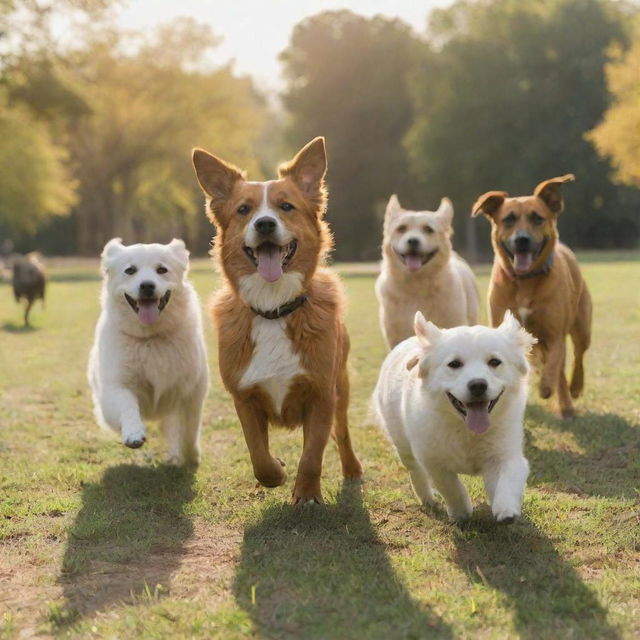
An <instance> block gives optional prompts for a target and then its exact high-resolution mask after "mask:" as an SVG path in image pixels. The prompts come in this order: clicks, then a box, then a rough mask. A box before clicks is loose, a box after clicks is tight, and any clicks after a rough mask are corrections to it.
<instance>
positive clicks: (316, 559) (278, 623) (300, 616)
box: [233, 482, 453, 640]
mask: <svg viewBox="0 0 640 640" xmlns="http://www.w3.org/2000/svg"><path fill="white" fill-rule="evenodd" d="M233 588H234V593H235V597H236V601H237V603H238V604H239V606H240V607H241V608H242V609H244V610H245V611H246V612H247V613H248V614H249V616H250V618H251V619H252V621H253V623H254V625H255V628H256V630H257V631H258V632H259V635H260V637H263V638H278V639H282V638H305V639H314V638H322V639H324V638H345V639H346V638H358V639H361V638H367V640H377V639H382V640H389V639H390V638H452V637H453V634H452V631H451V629H450V627H449V626H447V625H446V624H445V623H444V622H443V621H442V620H441V619H440V618H439V617H438V616H437V615H436V614H435V613H434V612H433V611H431V610H430V609H429V608H428V606H425V605H422V604H420V603H418V602H417V601H415V600H414V599H413V598H412V597H411V595H410V593H409V592H408V590H407V588H406V587H405V586H404V585H403V584H402V582H401V580H400V579H399V578H398V576H397V575H396V573H395V571H394V570H393V567H392V566H391V563H390V561H389V558H388V557H387V555H386V553H385V547H384V544H383V542H382V541H381V540H380V539H379V538H378V536H377V533H376V531H375V528H374V526H373V524H372V523H371V521H370V519H369V515H368V513H367V510H366V509H365V507H364V505H363V502H362V491H361V485H360V484H359V483H354V482H345V483H344V484H343V486H342V489H341V491H340V493H339V495H338V499H337V503H336V504H335V505H333V504H328V505H324V506H322V507H320V506H317V505H308V506H305V507H302V508H294V507H290V506H288V505H278V506H273V507H271V508H269V509H267V510H266V512H265V513H264V514H263V515H262V517H261V518H260V520H259V521H258V522H257V523H256V524H254V525H252V526H248V527H247V529H246V531H245V535H244V540H243V544H242V551H241V558H240V563H239V566H238V570H237V573H236V577H235V581H234V587H233Z"/></svg>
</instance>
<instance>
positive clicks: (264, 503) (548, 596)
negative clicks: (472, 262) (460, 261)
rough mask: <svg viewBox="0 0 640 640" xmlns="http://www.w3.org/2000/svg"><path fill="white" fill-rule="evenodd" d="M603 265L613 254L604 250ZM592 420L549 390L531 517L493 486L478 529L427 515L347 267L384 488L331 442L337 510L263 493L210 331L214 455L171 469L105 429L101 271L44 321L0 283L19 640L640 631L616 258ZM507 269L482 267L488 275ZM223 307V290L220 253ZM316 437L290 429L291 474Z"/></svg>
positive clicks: (8, 606) (625, 307)
mask: <svg viewBox="0 0 640 640" xmlns="http://www.w3.org/2000/svg"><path fill="white" fill-rule="evenodd" d="M590 257H591V256H590ZM583 266H584V273H585V276H586V279H587V281H588V283H589V286H590V288H591V290H592V293H593V297H594V301H595V327H594V344H593V347H592V349H591V350H590V351H589V353H588V356H587V364H586V366H587V377H586V382H587V385H586V394H585V397H584V398H583V399H582V400H581V401H579V403H578V409H579V411H580V416H579V417H577V418H575V419H573V420H569V421H562V420H559V419H558V418H557V417H555V415H554V413H553V412H552V409H553V405H551V404H548V403H545V402H542V401H540V400H539V399H538V398H536V397H535V396H534V395H533V394H532V396H531V399H530V405H529V407H528V410H527V418H526V430H527V444H526V455H527V457H528V458H529V461H530V463H531V475H530V478H529V484H528V489H527V492H526V495H525V500H524V511H523V518H522V519H521V520H520V521H519V522H517V523H516V524H515V525H513V526H510V527H509V526H497V525H496V524H494V522H493V521H492V518H491V514H490V511H489V509H488V507H487V505H486V504H485V503H484V501H483V500H484V498H483V493H482V490H481V485H480V482H479V481H478V480H477V479H467V480H468V485H469V486H470V487H471V493H472V498H473V499H474V502H475V503H476V505H477V509H476V512H475V514H474V516H473V518H472V520H471V521H470V522H469V523H468V524H466V525H464V526H455V525H451V524H449V523H448V522H447V521H446V518H445V517H444V515H443V513H442V512H439V513H424V512H423V511H421V510H420V508H419V507H418V504H417V503H416V500H415V499H414V497H413V495H412V493H411V490H410V488H409V483H408V479H407V477H406V475H405V472H404V471H403V469H402V468H401V466H400V465H399V463H398V461H397V460H396V459H395V457H394V455H393V454H392V452H391V450H390V447H389V445H388V444H387V442H386V441H385V439H384V438H383V437H382V436H381V435H380V434H379V433H378V432H377V431H376V429H375V428H374V427H372V426H370V425H368V424H367V421H366V415H367V402H368V397H369V395H370V393H371V391H372V389H373V386H374V383H375V380H376V377H377V372H378V369H379V365H380V363H381V361H382V359H383V357H384V355H385V349H384V347H383V343H382V339H381V337H380V332H379V328H378V324H377V310H376V303H375V298H374V294H373V279H374V276H373V275H371V273H367V272H366V270H354V269H345V277H344V280H345V284H346V287H347V290H348V294H349V300H350V303H349V316H348V323H349V330H350V333H351V337H352V342H353V350H352V356H351V360H350V372H351V381H352V388H353V401H352V406H351V421H352V433H353V437H354V441H355V447H356V451H357V452H358V454H359V456H360V459H361V461H362V462H363V465H364V466H365V482H364V484H363V487H362V490H361V489H360V488H359V487H358V486H353V485H351V486H349V485H345V486H343V485H342V483H341V481H340V473H339V464H338V456H337V452H336V451H335V449H334V447H333V446H330V447H329V449H328V450H327V455H326V458H325V467H324V474H323V486H324V494H325V499H326V501H327V504H326V505H324V506H313V507H305V508H304V509H294V508H291V507H289V506H288V505H287V500H288V498H289V494H290V491H291V482H292V480H291V479H290V480H289V482H288V483H287V485H286V486H285V487H281V488H279V489H275V490H266V489H263V488H257V487H256V485H255V481H254V480H253V476H252V473H251V468H250V465H249V460H248V454H247V451H246V448H245V445H244V442H243V440H242V436H241V432H240V428H239V425H238V422H237V419H236V417H235V414H234V411H233V408H232V404H231V402H230V400H229V397H228V395H227V394H226V393H225V391H224V390H223V389H222V386H221V383H220V380H219V377H218V373H217V365H216V358H215V353H216V351H215V347H214V340H213V336H212V332H211V330H210V328H209V327H207V337H208V341H209V343H210V350H209V354H210V367H211V371H212V384H211V392H210V395H209V398H208V401H207V404H206V409H205V420H204V428H203V437H202V444H203V463H202V465H201V466H200V468H199V469H198V471H197V472H196V473H195V474H191V473H188V472H186V471H181V470H179V469H174V468H169V467H166V466H164V465H162V464H160V463H159V460H161V455H162V451H163V449H162V443H161V442H160V441H159V437H158V434H157V431H156V430H155V429H153V428H152V429H151V435H150V438H149V441H148V442H147V444H146V445H145V447H143V448H142V449H140V450H136V451H131V450H128V449H126V448H124V447H123V446H122V445H120V444H119V442H118V441H117V438H115V437H112V434H108V433H104V432H102V431H100V430H99V429H98V428H97V427H96V425H95V423H94V420H93V416H92V413H91V406H90V395H89V391H88V388H87V384H86V381H85V367H86V360H87V354H88V350H89V347H90V343H91V339H92V333H93V327H94V323H95V321H96V318H97V315H98V290H99V281H98V279H97V271H96V269H95V267H94V266H93V265H91V264H87V263H83V264H81V265H73V264H69V263H67V264H64V265H61V266H59V267H57V268H54V269H53V271H52V275H53V282H52V283H51V285H50V289H49V296H48V300H47V306H46V309H45V310H44V311H42V310H41V309H40V307H38V308H36V310H35V313H34V314H33V318H32V320H33V323H34V325H35V328H34V329H33V330H30V331H25V330H22V329H21V328H20V322H21V311H20V309H19V308H18V306H17V305H15V304H14V303H13V300H12V298H11V294H10V287H9V286H8V285H6V284H2V285H0V637H2V638H29V637H48V636H56V637H58V636H59V637H71V638H168V637H171V638H220V639H225V640H227V639H234V638H247V637H255V638H269V639H279V638H323V639H325V638H326V639H334V638H335V639H341V638H354V639H355V638H357V639H366V640H376V639H378V638H380V639H383V640H395V639H396V638H416V639H418V638H432V637H433V638H474V639H475V638H500V639H501V638H515V637H522V638H544V639H546V638H577V639H582V638H638V637H640V501H639V499H640V495H639V485H640V393H639V385H638V378H639V376H640V293H639V289H638V282H640V262H639V261H633V260H631V259H627V260H610V261H606V262H602V261H599V260H597V259H594V260H593V261H589V262H588V263H587V262H585V263H584V265H583ZM487 271H488V270H487V269H486V268H481V269H479V270H478V273H479V274H481V275H480V278H479V280H480V286H481V288H482V290H483V293H484V291H485V290H486V286H487ZM193 279H194V281H195V284H196V286H197V288H198V290H199V291H200V293H201V295H202V297H203V299H206V298H207V297H208V296H209V292H210V291H211V290H212V289H213V288H214V287H215V283H216V280H215V277H214V275H213V272H212V270H211V268H210V266H209V265H208V263H205V262H199V263H197V264H196V267H195V268H194V271H193ZM300 450H301V433H300V432H294V433H293V434H289V433H282V432H277V433H276V434H275V436H274V437H273V451H274V453H275V454H276V455H278V456H279V457H281V458H283V459H284V460H285V461H286V463H287V468H288V469H289V473H290V475H291V474H292V471H293V470H295V467H296V464H297V459H298V456H299V453H300Z"/></svg>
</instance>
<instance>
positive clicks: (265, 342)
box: [240, 316, 304, 413]
mask: <svg viewBox="0 0 640 640" xmlns="http://www.w3.org/2000/svg"><path fill="white" fill-rule="evenodd" d="M251 339H252V340H253V344H254V347H253V355H252V357H251V362H249V366H248V367H247V368H246V369H245V372H244V373H243V374H242V378H240V388H241V389H246V388H247V387H251V386H253V385H256V384H257V385H259V386H260V387H261V388H262V389H263V390H264V391H265V392H266V393H268V394H269V396H270V397H271V400H272V402H273V405H274V407H275V409H276V411H277V412H278V413H280V411H281V410H282V403H283V401H284V399H285V397H286V395H287V393H288V392H289V386H290V384H291V380H292V379H293V378H294V377H295V376H298V375H300V374H301V373H304V369H303V368H302V367H301V365H300V357H299V356H298V355H297V354H296V353H294V352H293V349H292V345H291V340H290V339H289V337H288V336H287V331H286V320H285V319H284V318H279V319H277V320H267V319H266V318H262V317H260V316H256V318H254V320H253V325H252V327H251Z"/></svg>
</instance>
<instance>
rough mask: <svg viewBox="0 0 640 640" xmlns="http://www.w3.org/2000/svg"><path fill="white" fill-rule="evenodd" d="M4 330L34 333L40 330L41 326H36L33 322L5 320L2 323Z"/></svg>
mask: <svg viewBox="0 0 640 640" xmlns="http://www.w3.org/2000/svg"><path fill="white" fill-rule="evenodd" d="M2 330H3V331H6V332H7V333H34V332H35V331H39V330H40V328H39V327H34V326H33V325H32V324H16V323H15V322H5V323H4V324H3V325H2Z"/></svg>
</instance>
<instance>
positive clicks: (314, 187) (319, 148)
mask: <svg viewBox="0 0 640 640" xmlns="http://www.w3.org/2000/svg"><path fill="white" fill-rule="evenodd" d="M326 173H327V152H326V149H325V145H324V138H323V137H322V136H319V137H317V138H314V139H313V140H312V141H311V142H309V143H307V144H306V145H305V146H304V147H302V149H300V151H298V153H296V155H295V157H294V158H293V160H290V161H289V162H286V163H284V164H282V165H280V167H278V175H279V176H280V177H281V178H284V177H285V176H291V177H292V178H293V180H294V182H295V183H296V184H297V185H298V186H299V187H300V189H301V190H302V191H303V192H304V193H305V194H306V195H307V196H309V197H310V198H314V197H315V196H317V195H319V194H322V193H323V192H324V176H325V174H326Z"/></svg>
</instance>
